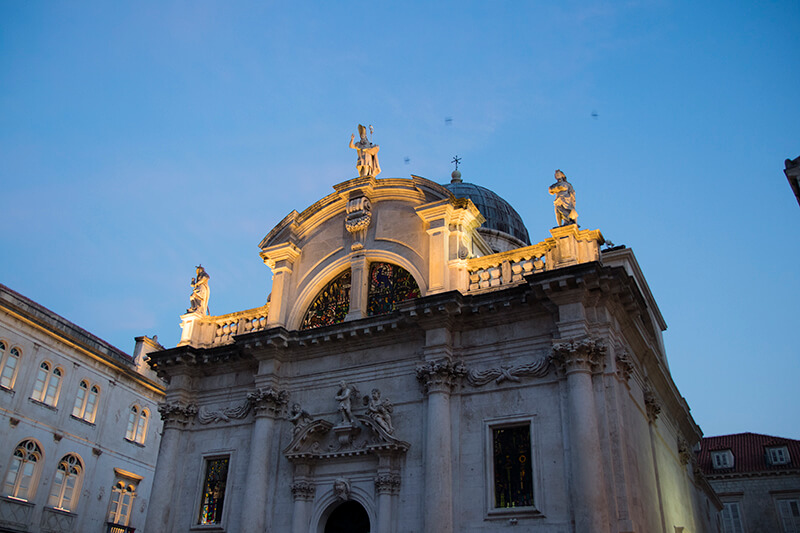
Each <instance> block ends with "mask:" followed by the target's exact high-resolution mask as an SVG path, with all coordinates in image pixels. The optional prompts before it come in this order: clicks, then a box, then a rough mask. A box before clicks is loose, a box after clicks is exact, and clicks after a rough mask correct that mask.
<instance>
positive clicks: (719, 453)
mask: <svg viewBox="0 0 800 533" xmlns="http://www.w3.org/2000/svg"><path fill="white" fill-rule="evenodd" d="M723 457H724V458H725V461H724V464H722V463H723V462H722V461H718V459H721V458H723ZM734 461H735V458H734V456H733V452H732V451H731V450H730V449H727V450H714V451H712V452H711V466H712V467H713V468H714V470H728V469H730V468H733V467H734V465H735V462H734Z"/></svg>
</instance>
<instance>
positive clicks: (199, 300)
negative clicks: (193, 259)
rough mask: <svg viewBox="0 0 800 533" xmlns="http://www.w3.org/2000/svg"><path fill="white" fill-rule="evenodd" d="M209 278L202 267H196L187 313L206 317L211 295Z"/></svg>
mask: <svg viewBox="0 0 800 533" xmlns="http://www.w3.org/2000/svg"><path fill="white" fill-rule="evenodd" d="M209 277H210V276H209V275H208V272H206V269H205V268H203V265H198V266H197V276H196V277H194V278H192V295H191V296H190V297H189V306H190V307H189V309H187V310H186V312H187V313H200V314H201V315H203V316H205V315H208V298H209V296H210V295H211V289H210V288H209V287H208V280H209Z"/></svg>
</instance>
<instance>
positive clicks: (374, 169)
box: [350, 124, 381, 178]
mask: <svg viewBox="0 0 800 533" xmlns="http://www.w3.org/2000/svg"><path fill="white" fill-rule="evenodd" d="M369 129H370V133H371V132H372V126H370V127H369ZM358 134H359V135H360V136H361V140H360V141H358V142H357V143H354V142H353V140H355V138H356V136H355V135H350V148H352V149H354V150H356V152H358V160H357V161H356V168H357V169H358V176H359V177H362V178H363V177H365V176H371V177H373V178H374V177H375V176H377V175H378V174H380V173H381V165H380V164H379V163H378V150H380V149H381V147H380V146H378V145H377V144H372V143H371V142H369V140H368V139H367V128H365V127H364V126H362V125H361V124H359V125H358Z"/></svg>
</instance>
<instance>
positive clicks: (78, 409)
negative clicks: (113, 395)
mask: <svg viewBox="0 0 800 533" xmlns="http://www.w3.org/2000/svg"><path fill="white" fill-rule="evenodd" d="M84 385H85V386H84ZM101 390H102V389H100V387H99V386H98V385H97V384H96V383H92V382H90V381H89V380H88V379H82V380H81V381H80V383H78V394H76V395H75V405H74V406H73V407H72V417H73V418H77V419H79V420H83V421H84V422H89V423H90V424H94V421H95V418H96V417H97V406H98V402H97V400H98V398H99V397H100V392H101ZM81 395H82V396H81ZM89 400H92V403H91V405H90V404H89ZM89 408H91V410H89Z"/></svg>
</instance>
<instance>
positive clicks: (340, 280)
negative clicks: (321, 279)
mask: <svg viewBox="0 0 800 533" xmlns="http://www.w3.org/2000/svg"><path fill="white" fill-rule="evenodd" d="M348 311H350V270H349V269H348V270H347V271H345V272H343V273H342V274H340V275H339V276H337V277H336V278H334V279H333V281H331V282H330V283H328V284H327V285H325V287H324V288H323V289H322V290H321V291H320V292H319V294H317V297H316V298H314V301H313V302H311V305H310V306H308V311H306V316H305V317H303V323H302V324H301V325H300V329H310V328H318V327H321V326H330V325H331V324H338V323H339V322H343V321H344V317H345V316H347V312H348Z"/></svg>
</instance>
